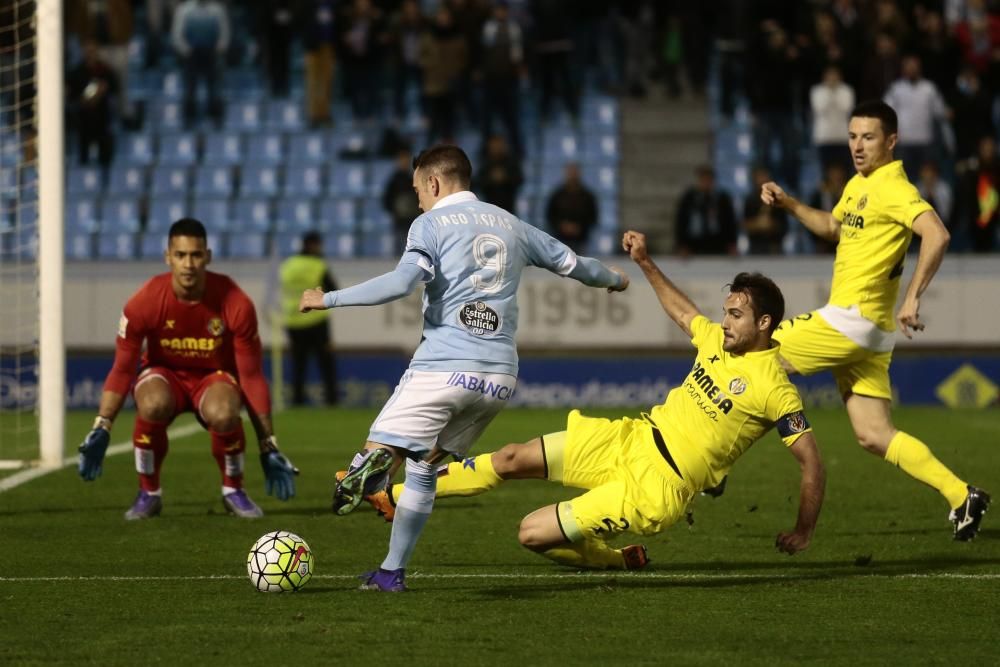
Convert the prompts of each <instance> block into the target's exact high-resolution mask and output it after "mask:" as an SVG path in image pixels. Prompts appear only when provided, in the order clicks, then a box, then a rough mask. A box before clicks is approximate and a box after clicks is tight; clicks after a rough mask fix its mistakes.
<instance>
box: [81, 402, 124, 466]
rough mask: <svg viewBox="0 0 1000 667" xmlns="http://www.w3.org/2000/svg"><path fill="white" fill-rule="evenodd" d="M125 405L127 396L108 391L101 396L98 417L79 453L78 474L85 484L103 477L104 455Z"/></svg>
mask: <svg viewBox="0 0 1000 667" xmlns="http://www.w3.org/2000/svg"><path fill="white" fill-rule="evenodd" d="M124 404H125V395H124V394H119V393H118V392H115V391H109V390H107V389H105V390H104V392H103V393H102V394H101V403H100V405H99V406H98V408H97V417H96V418H94V425H93V427H92V428H91V429H90V432H89V433H87V436H86V437H85V438H84V439H83V442H82V443H80V446H79V447H78V448H77V451H79V452H80V457H79V459H78V461H77V472H79V473H80V477H81V478H82V479H83V481H85V482H93V481H94V480H95V479H97V478H98V477H100V476H101V472H103V470H104V454H105V453H106V452H107V451H108V444H110V442H111V425H112V424H113V423H114V421H115V417H117V416H118V413H119V412H120V411H121V409H122V405H124Z"/></svg>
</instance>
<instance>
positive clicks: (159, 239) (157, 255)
mask: <svg viewBox="0 0 1000 667" xmlns="http://www.w3.org/2000/svg"><path fill="white" fill-rule="evenodd" d="M166 249H167V236H166V234H163V233H161V232H146V233H145V234H141V235H140V239H139V259H163V253H164V252H165V251H166Z"/></svg>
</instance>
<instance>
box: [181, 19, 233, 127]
mask: <svg viewBox="0 0 1000 667" xmlns="http://www.w3.org/2000/svg"><path fill="white" fill-rule="evenodd" d="M171 36H172V39H173V43H174V49H175V50H176V51H177V55H178V57H179V58H180V60H181V66H182V68H183V69H182V72H183V76H184V121H185V123H186V124H187V125H188V126H191V125H193V124H194V122H195V120H196V116H197V93H198V81H199V80H204V82H205V90H206V93H207V94H208V113H209V116H211V117H212V119H213V120H214V121H215V123H216V125H219V124H221V122H222V98H221V97H220V95H219V61H220V59H221V58H222V56H223V55H224V54H225V53H226V49H228V48H229V14H228V13H227V11H226V8H225V7H224V6H223V5H222V4H221V3H219V2H216V0H184V2H183V3H181V5H180V6H179V7H178V8H177V11H176V12H175V13H174V25H173V28H172V30H171Z"/></svg>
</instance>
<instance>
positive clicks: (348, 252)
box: [323, 231, 358, 259]
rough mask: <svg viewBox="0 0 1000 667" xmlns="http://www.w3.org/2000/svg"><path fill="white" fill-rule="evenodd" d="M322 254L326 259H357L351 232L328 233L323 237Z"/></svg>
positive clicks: (355, 245)
mask: <svg viewBox="0 0 1000 667" xmlns="http://www.w3.org/2000/svg"><path fill="white" fill-rule="evenodd" d="M323 254H324V255H325V256H326V257H335V258H337V259H350V258H352V257H357V254H358V253H357V241H356V240H355V238H354V234H353V233H352V232H347V231H339V232H328V233H326V234H324V236H323Z"/></svg>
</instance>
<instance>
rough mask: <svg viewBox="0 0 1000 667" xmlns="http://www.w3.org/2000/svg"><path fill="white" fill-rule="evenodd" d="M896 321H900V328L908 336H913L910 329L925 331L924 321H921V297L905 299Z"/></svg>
mask: <svg viewBox="0 0 1000 667" xmlns="http://www.w3.org/2000/svg"><path fill="white" fill-rule="evenodd" d="M896 321H897V322H898V323H899V330H900V331H902V332H903V335H904V336H906V337H907V338H913V334H912V333H910V329H913V331H923V330H924V323H923V322H921V321H920V299H918V298H916V297H914V298H909V297H907V298H906V299H904V300H903V305H902V306H900V307H899V312H898V313H897V314H896Z"/></svg>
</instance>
